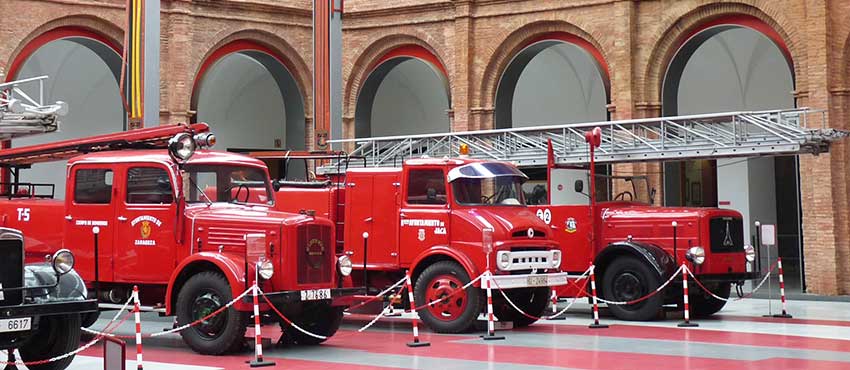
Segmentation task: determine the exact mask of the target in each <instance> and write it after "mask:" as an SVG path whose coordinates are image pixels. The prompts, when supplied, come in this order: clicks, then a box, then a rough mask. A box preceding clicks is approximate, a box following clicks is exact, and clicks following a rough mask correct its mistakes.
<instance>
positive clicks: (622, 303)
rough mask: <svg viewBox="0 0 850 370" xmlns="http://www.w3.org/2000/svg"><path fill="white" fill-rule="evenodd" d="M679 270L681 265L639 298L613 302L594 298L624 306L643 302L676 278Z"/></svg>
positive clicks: (680, 270) (609, 303)
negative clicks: (652, 289)
mask: <svg viewBox="0 0 850 370" xmlns="http://www.w3.org/2000/svg"><path fill="white" fill-rule="evenodd" d="M680 272H682V267H679V268H678V269H677V270H676V271H675V272H673V273H672V274H670V278H669V279H667V281H665V282H664V284H661V285H660V286H659V287H658V288H655V290H654V291H652V292H650V293H649V294H647V295H645V296H643V297H640V298H637V299H633V300H631V301H620V302H615V301H609V300H606V299H604V298H599V297H597V298H596V299H597V300H598V301H599V302H602V303H605V304H608V305H615V306H624V305H630V304H635V303H639V302H643V301H645V300H647V299H649V298H651V297H652V296H654V295H656V294H658V293H659V292H660V291H662V290H663V289H664V288H666V287H667V285H670V283H671V282H672V281H673V280H674V279H675V278H676V276H677V275H678V274H679V273H680Z"/></svg>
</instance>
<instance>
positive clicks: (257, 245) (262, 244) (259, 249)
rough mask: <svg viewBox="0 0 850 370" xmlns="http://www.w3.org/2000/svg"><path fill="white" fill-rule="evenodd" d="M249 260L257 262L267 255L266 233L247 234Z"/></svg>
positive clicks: (246, 242)
mask: <svg viewBox="0 0 850 370" xmlns="http://www.w3.org/2000/svg"><path fill="white" fill-rule="evenodd" d="M245 244H246V247H247V255H248V256H247V257H248V262H250V263H257V262H259V261H260V259H261V258H263V257H265V255H266V234H247V235H245Z"/></svg>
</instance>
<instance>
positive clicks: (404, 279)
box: [345, 276, 407, 312]
mask: <svg viewBox="0 0 850 370" xmlns="http://www.w3.org/2000/svg"><path fill="white" fill-rule="evenodd" d="M405 281H407V277H406V276H405V277H403V278H401V280H399V281H397V282H396V283H395V284H393V285H391V286H390V287H389V288H387V289H384V290H383V291H381V292H380V293H378V295H376V296H374V297H371V298H369V299H367V300H365V301H363V302H360V303H358V304H356V305H354V306H351V307H348V308H346V309H345V310H346V311H349V312H350V311H351V310H356V309H358V308H360V307H363V306H365V305H367V304H369V303H372V302H374V301H376V300H378V299H380V298H382V297H383V296H385V295H386V294H387V293H389V292H390V291H392V290H393V289H395V288H397V287H399V286H400V285H403V284H404V282H405Z"/></svg>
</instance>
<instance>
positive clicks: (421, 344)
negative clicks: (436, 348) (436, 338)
mask: <svg viewBox="0 0 850 370" xmlns="http://www.w3.org/2000/svg"><path fill="white" fill-rule="evenodd" d="M406 280H407V281H406V283H407V299H408V300H410V312H411V313H412V314H413V342H409V343H407V346H408V347H428V346H430V345H431V343H429V342H423V341H420V340H419V313H418V312H416V301H415V300H413V284H412V283H411V282H410V272H409V271H408V272H407V274H406ZM390 307H392V301H390Z"/></svg>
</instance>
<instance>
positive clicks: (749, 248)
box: [744, 245, 756, 262]
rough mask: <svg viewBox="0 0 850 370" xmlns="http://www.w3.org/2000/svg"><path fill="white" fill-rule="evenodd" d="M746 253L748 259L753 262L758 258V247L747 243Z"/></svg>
mask: <svg viewBox="0 0 850 370" xmlns="http://www.w3.org/2000/svg"><path fill="white" fill-rule="evenodd" d="M744 253H745V254H746V256H747V261H750V262H753V261H755V260H756V249H755V248H753V246H752V245H745V246H744Z"/></svg>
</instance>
